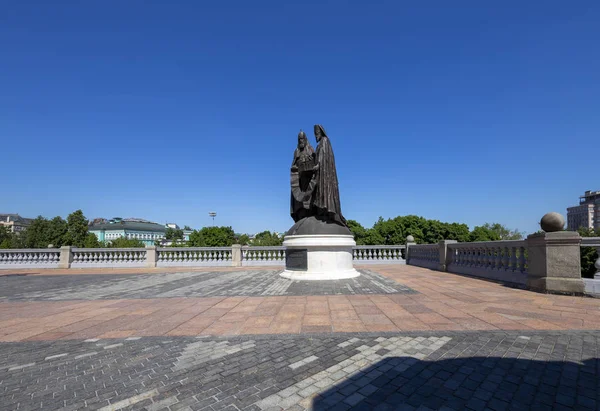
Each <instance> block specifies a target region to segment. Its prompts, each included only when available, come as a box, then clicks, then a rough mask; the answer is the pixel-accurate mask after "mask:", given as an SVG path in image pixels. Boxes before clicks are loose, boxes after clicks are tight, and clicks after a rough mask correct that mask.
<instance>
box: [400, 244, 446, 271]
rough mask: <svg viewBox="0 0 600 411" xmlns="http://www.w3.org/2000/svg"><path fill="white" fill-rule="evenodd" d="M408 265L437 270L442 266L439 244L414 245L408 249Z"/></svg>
mask: <svg viewBox="0 0 600 411" xmlns="http://www.w3.org/2000/svg"><path fill="white" fill-rule="evenodd" d="M406 260H407V263H408V264H410V265H416V266H419V267H425V268H431V269H433V270H437V269H438V267H439V264H440V251H439V245H438V244H414V245H411V246H409V247H408V251H407V256H406Z"/></svg>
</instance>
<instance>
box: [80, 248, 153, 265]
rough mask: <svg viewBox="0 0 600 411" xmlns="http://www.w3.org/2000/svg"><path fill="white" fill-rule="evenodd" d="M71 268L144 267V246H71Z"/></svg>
mask: <svg viewBox="0 0 600 411" xmlns="http://www.w3.org/2000/svg"><path fill="white" fill-rule="evenodd" d="M70 266H71V267H72V268H91V267H145V266H146V249H145V248H72V249H71V265H70Z"/></svg>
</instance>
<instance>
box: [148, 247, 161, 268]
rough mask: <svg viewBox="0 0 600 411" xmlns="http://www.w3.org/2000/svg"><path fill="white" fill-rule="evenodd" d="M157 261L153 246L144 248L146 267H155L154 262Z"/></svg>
mask: <svg viewBox="0 0 600 411" xmlns="http://www.w3.org/2000/svg"><path fill="white" fill-rule="evenodd" d="M157 260H158V253H157V252H156V246H155V245H147V246H146V267H151V268H154V267H156V261H157Z"/></svg>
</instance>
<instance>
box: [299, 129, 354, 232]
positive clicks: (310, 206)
mask: <svg viewBox="0 0 600 411" xmlns="http://www.w3.org/2000/svg"><path fill="white" fill-rule="evenodd" d="M314 133H315V137H316V139H317V142H318V146H317V150H316V152H314V150H313V148H312V147H311V146H310V143H308V140H307V139H306V134H304V132H300V134H298V148H297V149H296V151H295V152H294V161H293V163H292V169H291V185H292V203H291V215H292V218H293V219H294V221H295V222H298V221H299V220H301V219H303V218H305V217H311V216H314V217H315V218H317V219H318V220H320V221H323V222H326V223H335V224H338V225H341V226H343V227H347V224H346V219H345V218H344V216H343V215H342V208H341V206H340V192H339V188H338V179H337V172H336V168H335V157H334V155H333V148H332V147H331V142H330V141H329V137H328V136H327V133H325V129H324V128H323V126H321V125H320V124H316V125H315V126H314Z"/></svg>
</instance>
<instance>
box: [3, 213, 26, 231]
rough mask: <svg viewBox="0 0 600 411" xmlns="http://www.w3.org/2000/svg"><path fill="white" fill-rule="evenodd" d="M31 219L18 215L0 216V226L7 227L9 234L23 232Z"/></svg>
mask: <svg viewBox="0 0 600 411" xmlns="http://www.w3.org/2000/svg"><path fill="white" fill-rule="evenodd" d="M32 221H33V218H24V217H21V216H20V215H19V214H0V225H3V226H4V227H8V229H9V230H10V232H11V233H20V232H21V231H25V230H26V229H27V227H28V226H29V224H31V222H32Z"/></svg>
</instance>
